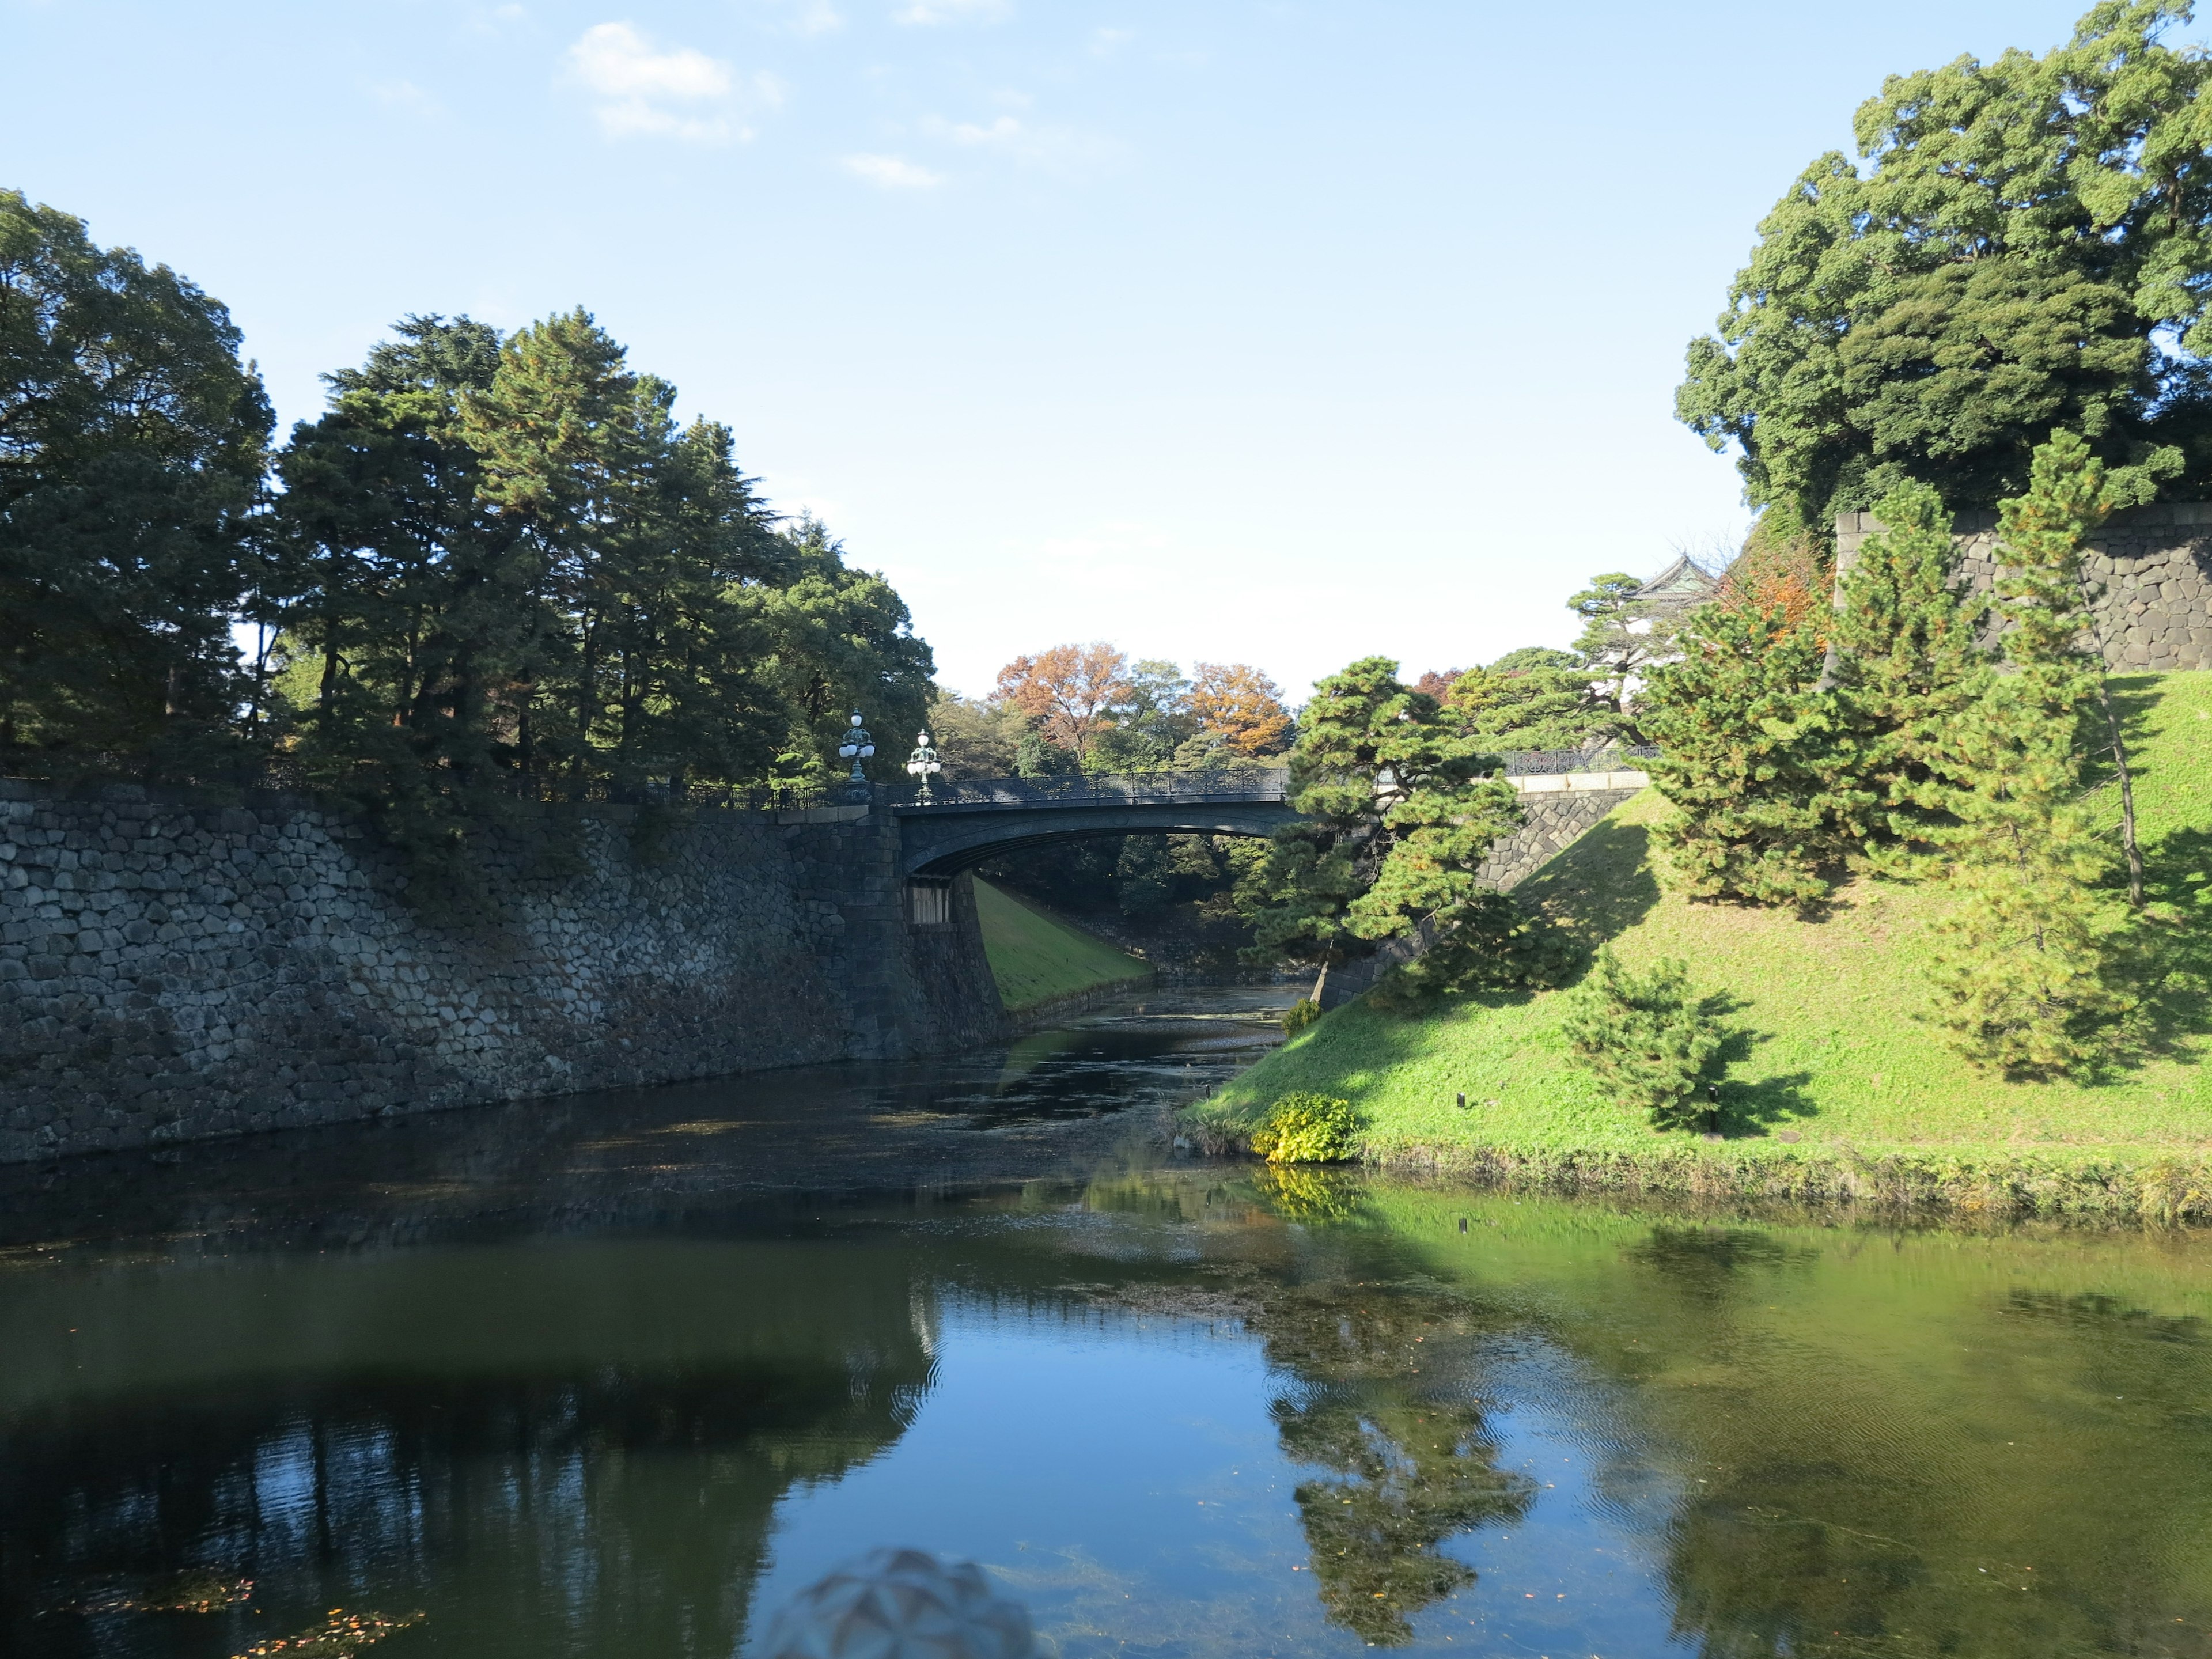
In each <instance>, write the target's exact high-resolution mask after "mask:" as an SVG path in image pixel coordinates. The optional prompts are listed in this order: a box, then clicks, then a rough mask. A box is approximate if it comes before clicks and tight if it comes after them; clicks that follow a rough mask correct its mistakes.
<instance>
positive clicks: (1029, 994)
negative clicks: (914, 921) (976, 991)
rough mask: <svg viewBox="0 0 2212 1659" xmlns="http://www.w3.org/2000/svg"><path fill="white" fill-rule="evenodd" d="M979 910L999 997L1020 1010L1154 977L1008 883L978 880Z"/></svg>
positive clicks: (1012, 1010)
mask: <svg viewBox="0 0 2212 1659" xmlns="http://www.w3.org/2000/svg"><path fill="white" fill-rule="evenodd" d="M975 911H976V916H977V919H978V920H979V921H981V923H982V927H983V951H984V954H985V955H986V956H987V957H989V958H990V960H991V976H992V977H993V978H994V979H995V980H997V981H999V1000H1000V1001H1001V1002H1003V1003H1004V1004H1006V1012H1008V1013H1010V1014H1018V1013H1022V1012H1025V1011H1026V1010H1029V1009H1031V1008H1034V1007H1036V1006H1038V1005H1039V1004H1040V1003H1046V1002H1051V1001H1053V1000H1056V999H1058V998H1060V997H1065V996H1073V995H1075V994H1077V993H1079V992H1082V991H1095V990H1097V989H1098V988H1099V987H1102V986H1107V985H1114V984H1118V983H1121V982H1124V981H1136V980H1142V979H1146V978H1149V977H1150V976H1151V974H1152V969H1151V968H1150V967H1148V966H1147V965H1146V963H1143V962H1142V961H1140V960H1139V958H1137V957H1133V956H1129V955H1127V954H1126V953H1125V952H1123V951H1117V950H1115V948H1114V947H1113V946H1112V945H1109V944H1107V943H1106V942H1105V941H1104V940H1103V939H1099V938H1097V937H1096V936H1095V935H1093V934H1090V933H1084V932H1082V931H1081V930H1080V929H1079V928H1074V927H1069V926H1068V925H1067V924H1066V922H1064V921H1059V920H1058V919H1056V918H1054V917H1052V916H1048V915H1045V914H1044V912H1042V910H1039V909H1037V908H1036V907H1035V906H1034V905H1031V904H1028V903H1026V902H1024V901H1023V900H1021V899H1019V898H1017V897H1016V896H1014V895H1013V894H1012V893H1009V892H1007V891H1006V890H1004V889H1003V888H998V887H994V886H992V885H991V884H990V883H989V882H987V881H985V880H983V879H982V878H981V877H978V878H976V879H975Z"/></svg>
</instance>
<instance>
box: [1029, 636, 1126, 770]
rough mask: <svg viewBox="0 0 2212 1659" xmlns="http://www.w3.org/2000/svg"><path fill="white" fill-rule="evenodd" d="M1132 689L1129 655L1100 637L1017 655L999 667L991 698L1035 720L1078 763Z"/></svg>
mask: <svg viewBox="0 0 2212 1659" xmlns="http://www.w3.org/2000/svg"><path fill="white" fill-rule="evenodd" d="M1134 689H1135V688H1134V685H1133V683H1132V682H1131V680H1130V678H1129V658H1128V654H1127V653H1126V652H1122V651H1118V650H1116V649H1115V647H1112V646H1110V645H1108V644H1107V643H1106V642H1105V641H1103V640H1100V641H1092V642H1091V644H1089V645H1055V646H1054V647H1052V649H1051V650H1049V651H1041V652H1039V653H1037V654H1036V656H1034V657H1030V656H1021V657H1017V658H1015V659H1013V661H1012V662H1010V663H1008V664H1007V665H1006V666H1005V667H1004V668H1001V669H1000V671H999V684H998V686H997V689H996V690H995V692H994V698H995V700H996V701H998V702H1003V703H1006V704H1007V705H1009V706H1010V707H1012V708H1016V709H1018V710H1019V711H1020V712H1021V713H1022V714H1024V715H1025V716H1026V717H1027V718H1029V719H1030V720H1034V721H1036V724H1037V726H1038V727H1039V729H1040V730H1042V732H1043V733H1044V735H1045V737H1046V738H1047V740H1048V741H1049V742H1051V743H1054V744H1057V745H1059V746H1060V748H1062V749H1065V750H1068V751H1069V752H1070V753H1071V754H1073V756H1075V757H1076V758H1077V759H1078V760H1082V759H1084V758H1085V757H1087V756H1088V755H1089V754H1090V753H1091V745H1092V744H1095V743H1096V742H1097V740H1098V737H1099V734H1100V733H1101V732H1105V731H1107V730H1108V729H1109V728H1110V727H1111V726H1113V724H1114V711H1115V707H1116V706H1117V705H1119V704H1121V703H1122V702H1126V701H1127V699H1128V697H1129V696H1130V694H1131V692H1132V691H1133V690H1134Z"/></svg>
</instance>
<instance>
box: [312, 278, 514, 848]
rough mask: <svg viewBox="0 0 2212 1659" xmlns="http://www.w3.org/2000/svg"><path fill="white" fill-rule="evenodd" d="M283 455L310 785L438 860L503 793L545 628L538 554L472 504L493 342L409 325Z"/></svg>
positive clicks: (466, 323)
mask: <svg viewBox="0 0 2212 1659" xmlns="http://www.w3.org/2000/svg"><path fill="white" fill-rule="evenodd" d="M394 333H395V334H396V335H397V336H398V338H397V339H396V340H392V341H387V342H385V343H381V344H379V345H378V346H376V347H375V348H374V349H372V350H371V351H370V353H369V355H368V361H367V362H365V363H364V364H363V365H362V367H361V368H357V369H343V370H340V371H338V372H337V373H336V374H331V375H329V376H327V377H325V378H326V381H327V384H328V385H329V386H330V387H331V407H330V409H329V410H328V412H326V413H325V415H323V416H321V417H320V418H319V419H318V420H316V421H314V422H302V423H301V425H300V426H298V427H297V428H295V430H294V432H293V435H292V441H291V442H290V443H289V445H287V446H286V447H285V448H284V450H283V452H282V453H280V454H279V455H278V456H277V458H276V471H277V475H278V477H279V478H280V479H281V480H282V481H283V484H284V486H285V487H284V491H283V495H281V496H279V497H278V499H277V503H276V520H275V525H276V528H275V533H274V535H273V536H272V538H271V540H272V544H273V545H274V546H275V548H276V559H275V567H276V577H275V580H273V582H272V590H273V592H275V594H276V597H277V598H278V599H279V601H280V603H279V605H278V606H277V608H276V611H275V613H274V620H275V621H276V622H277V623H279V624H280V625H281V626H282V628H283V641H282V650H283V653H285V654H286V655H288V656H289V657H290V658H291V659H293V667H292V670H291V671H290V673H289V674H288V675H287V677H286V678H287V679H288V680H289V683H290V684H291V685H292V686H293V687H294V688H295V691H296V704H297V706H296V707H295V708H293V709H292V710H290V711H289V712H290V714H291V716H292V718H291V721H290V728H291V729H290V730H289V732H285V731H283V726H284V721H283V714H285V712H286V711H285V710H283V709H278V710H276V711H275V712H276V715H277V723H278V727H279V731H280V735H283V737H284V738H286V740H287V741H288V742H289V744H291V745H292V747H293V751H294V753H295V757H296V758H297V759H298V760H299V761H300V763H301V764H302V765H303V766H304V767H305V769H306V770H307V775H308V778H309V779H310V781H313V783H314V784H315V785H316V786H317V787H319V788H320V789H323V790H325V791H326V792H329V793H332V794H334V795H336V796H337V797H338V798H339V799H344V800H347V801H349V802H351V803H352V804H354V805H357V806H361V807H364V808H368V809H370V810H374V811H377V812H378V813H379V814H380V815H381V816H382V817H383V819H384V821H385V825H386V829H387V831H389V832H390V833H392V835H393V836H395V837H396V838H397V839H398V840H400V841H402V842H405V843H407V844H408V845H410V846H412V847H414V848H416V849H417V850H418V851H427V850H428V849H429V848H434V847H441V846H442V847H446V848H448V849H450V848H451V847H452V846H453V845H454V844H456V843H457V842H458V841H459V838H461V837H463V836H465V834H466V832H467V829H468V828H469V827H470V825H471V823H475V822H477V821H478V820H481V819H483V817H486V816H487V815H490V814H495V813H496V812H497V811H499V810H500V807H501V804H502V803H503V802H505V801H506V800H507V799H510V798H511V796H512V794H513V791H512V790H511V789H509V788H507V787H506V785H505V784H504V782H503V773H504V770H505V769H506V768H507V766H508V765H509V764H510V763H511V762H512V754H511V745H510V744H507V742H505V741H504V735H505V732H506V731H507V728H508V727H509V726H511V724H512V711H511V709H509V708H507V706H506V705H505V700H506V698H507V693H508V690H509V687H510V686H511V685H512V684H513V681H514V679H515V678H516V676H517V675H518V673H519V672H520V670H521V667H522V665H523V664H524V663H525V662H526V659H527V657H528V654H529V652H530V648H531V644H532V640H533V638H534V636H535V634H536V632H537V629H538V621H537V618H536V616H535V612H534V610H533V591H534V589H535V587H536V586H537V582H536V580H535V576H534V569H533V565H532V550H531V549H530V548H528V547H527V546H526V545H524V544H521V543H520V541H519V540H518V538H517V537H516V536H515V535H514V534H513V531H512V529H511V528H510V527H509V526H507V525H505V524H503V523H502V522H501V521H500V520H499V519H498V518H497V516H496V515H495V514H494V513H491V512H489V510H488V509H487V508H486V507H485V505H484V503H483V501H482V500H481V499H480V497H479V495H478V486H479V484H480V483H481V479H482V471H481V468H480V467H479V466H478V465H477V455H476V452H475V450H474V449H473V448H472V447H471V446H470V445H469V443H468V442H467V441H466V439H465V435H464V434H463V432H462V429H461V423H460V401H461V399H462V398H464V397H465V396H467V395H468V394H470V393H471V392H482V391H483V390H485V389H486V388H488V387H489V386H490V385H491V381H492V377H493V374H494V373H495V370H496V368H497V366H498V361H499V337H498V335H497V333H496V332H495V331H493V330H491V329H490V328H489V327H486V326H485V325H483V324H481V323H476V322H472V321H471V320H470V319H467V318H465V317H463V318H456V319H453V320H451V321H447V320H446V319H441V318H438V317H410V318H407V319H404V321H402V322H401V323H400V324H399V325H398V326H397V327H396V328H395V330H394Z"/></svg>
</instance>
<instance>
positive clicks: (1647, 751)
mask: <svg viewBox="0 0 2212 1659" xmlns="http://www.w3.org/2000/svg"><path fill="white" fill-rule="evenodd" d="M1658 752H1659V751H1658V750H1656V749H1655V748H1651V747H1650V746H1649V745H1640V744H1639V745H1636V746H1628V745H1623V744H1616V745H1614V746H1613V747H1610V748H1606V749H1509V750H1504V751H1502V753H1501V755H1500V758H1501V759H1502V760H1503V761H1504V763H1505V765H1504V775H1505V776H1507V777H1509V778H1520V777H1534V776H1539V775H1552V774H1558V773H1562V772H1623V771H1632V770H1636V769H1638V768H1640V767H1641V766H1642V765H1643V763H1645V762H1647V761H1649V760H1650V759H1652V758H1653V757H1655V756H1656V755H1657V754H1658ZM1290 778H1291V775H1290V769H1289V768H1288V767H1282V766H1269V767H1237V768H1224V769H1217V770H1211V771H1200V772H1138V773H1117V774H1099V775H1075V776H1070V777H1036V778H960V779H955V780H951V781H946V780H945V779H942V778H939V779H937V780H935V781H933V782H932V783H931V785H930V791H929V800H928V802H927V805H930V806H958V807H975V806H1091V805H1171V804H1173V803H1174V802H1176V801H1190V800H1208V801H1279V800H1283V799H1287V798H1288V797H1289V794H1290ZM918 795H919V791H918V790H917V789H916V788H915V786H914V785H912V784H910V783H900V784H884V785H878V786H877V788H876V798H877V799H878V800H887V801H888V802H889V803H890V805H894V806H899V807H921V806H922V805H924V803H923V802H921V800H920V799H918Z"/></svg>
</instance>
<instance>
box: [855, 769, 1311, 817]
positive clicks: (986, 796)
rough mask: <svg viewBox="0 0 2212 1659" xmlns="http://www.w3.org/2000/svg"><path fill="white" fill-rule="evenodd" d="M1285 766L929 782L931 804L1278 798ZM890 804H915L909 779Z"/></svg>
mask: <svg viewBox="0 0 2212 1659" xmlns="http://www.w3.org/2000/svg"><path fill="white" fill-rule="evenodd" d="M1290 780H1291V775H1290V769H1288V768H1287V767H1281V766H1267V767H1241V768H1237V769H1221V770H1218V771H1205V772H1133V773H1102V774H1099V775H1095V776H1079V777H1063V778H963V779H961V780H958V781H955V782H950V783H948V782H945V781H944V780H942V779H939V780H938V781H934V782H933V783H932V784H931V785H930V787H929V797H930V798H929V802H928V805H931V806H1094V805H1096V806H1119V805H1171V804H1173V803H1174V802H1176V801H1189V800H1206V801H1238V800H1256V801H1279V800H1280V799H1283V797H1284V795H1285V793H1287V792H1288V791H1289V788H1290ZM888 793H889V795H890V802H891V805H894V806H907V807H912V806H920V805H922V803H921V802H920V801H919V800H917V799H915V797H916V794H917V793H918V791H917V790H916V789H915V786H913V785H912V784H900V785H896V786H894V787H891V788H890V791H889V792H888Z"/></svg>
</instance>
